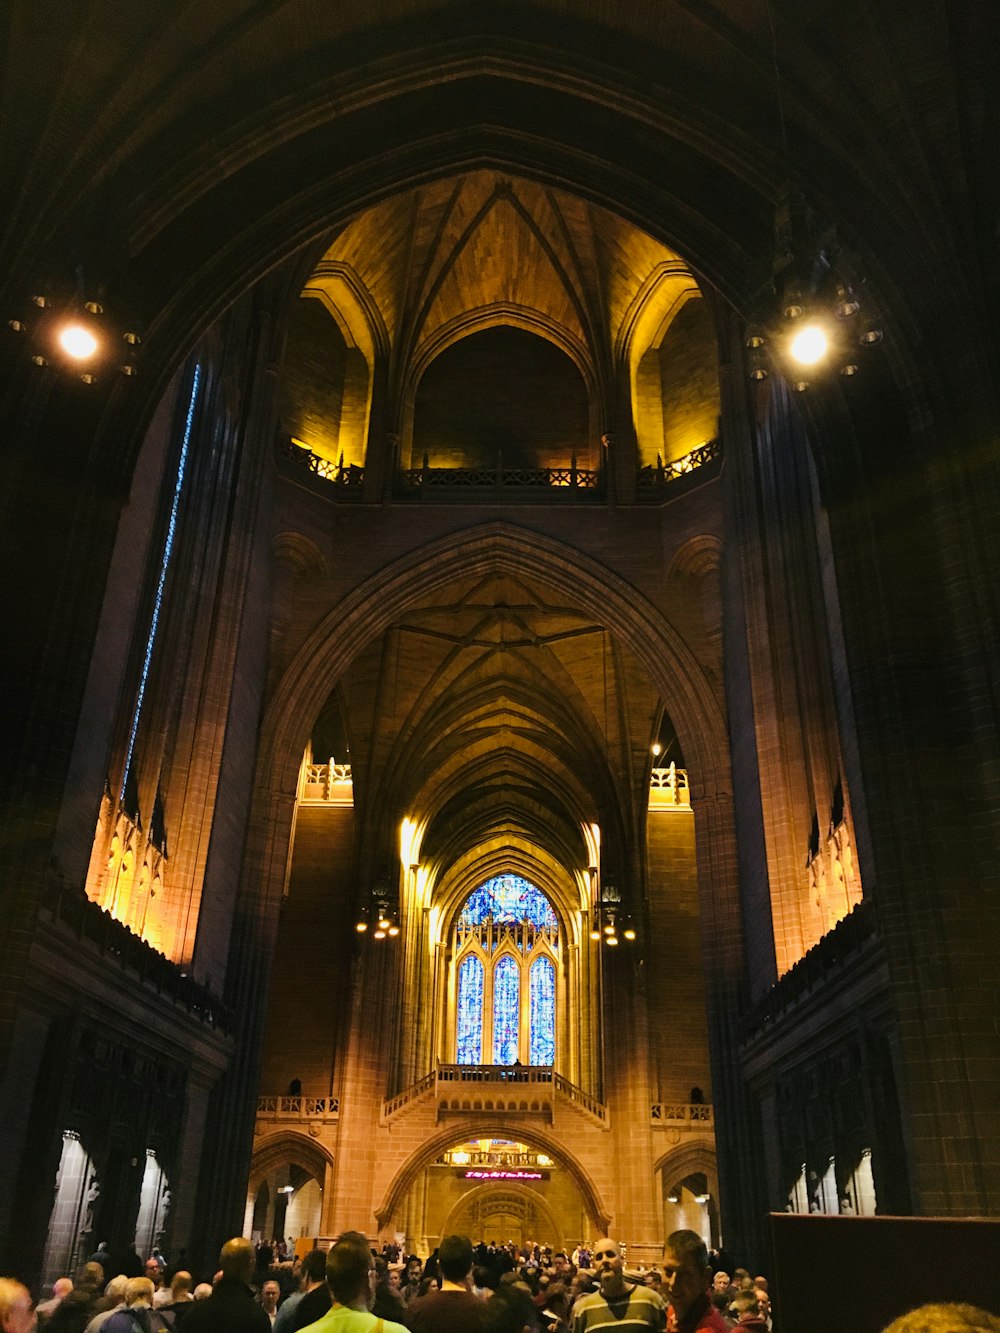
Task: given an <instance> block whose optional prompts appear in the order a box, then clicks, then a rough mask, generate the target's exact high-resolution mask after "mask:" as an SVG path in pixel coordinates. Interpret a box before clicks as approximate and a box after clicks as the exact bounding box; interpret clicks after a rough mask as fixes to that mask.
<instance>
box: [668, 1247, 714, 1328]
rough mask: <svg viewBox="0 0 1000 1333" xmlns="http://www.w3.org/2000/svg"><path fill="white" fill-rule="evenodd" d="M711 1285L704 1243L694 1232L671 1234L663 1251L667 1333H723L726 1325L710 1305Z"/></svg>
mask: <svg viewBox="0 0 1000 1333" xmlns="http://www.w3.org/2000/svg"><path fill="white" fill-rule="evenodd" d="M711 1285H712V1269H711V1266H710V1265H709V1262H708V1249H707V1247H706V1245H705V1242H704V1241H703V1240H702V1238H701V1237H700V1236H699V1235H698V1233H697V1232H696V1231H674V1232H673V1233H672V1234H671V1235H669V1236H668V1237H667V1245H666V1249H665V1250H664V1251H663V1289H664V1291H665V1292H666V1293H667V1299H668V1301H669V1302H670V1304H669V1309H668V1317H667V1329H668V1333H696V1330H704V1331H705V1333H727V1330H728V1325H727V1324H726V1322H725V1320H724V1319H723V1318H722V1316H721V1315H720V1314H719V1312H718V1310H717V1309H716V1308H715V1306H714V1305H713V1304H712V1300H711V1297H710V1295H709V1287H710V1286H711Z"/></svg>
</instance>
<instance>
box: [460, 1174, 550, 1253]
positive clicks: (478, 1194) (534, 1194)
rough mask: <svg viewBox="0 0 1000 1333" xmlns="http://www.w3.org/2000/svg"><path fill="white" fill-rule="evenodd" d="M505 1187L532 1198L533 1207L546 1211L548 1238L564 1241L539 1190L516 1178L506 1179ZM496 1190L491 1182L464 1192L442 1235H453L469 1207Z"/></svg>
mask: <svg viewBox="0 0 1000 1333" xmlns="http://www.w3.org/2000/svg"><path fill="white" fill-rule="evenodd" d="M503 1188H504V1190H506V1191H509V1192H510V1193H511V1194H515V1195H519V1196H521V1197H524V1198H528V1199H530V1200H531V1205H532V1207H533V1208H537V1209H538V1211H539V1212H540V1213H544V1215H545V1220H546V1230H545V1232H544V1235H545V1236H546V1238H548V1237H551V1238H552V1242H553V1245H562V1243H563V1234H562V1228H561V1227H560V1225H559V1223H558V1221H557V1219H556V1215H555V1213H553V1211H552V1209H551V1208H550V1207H549V1205H548V1202H547V1201H546V1199H545V1197H544V1196H543V1195H542V1194H540V1193H539V1192H538V1191H537V1190H533V1189H531V1188H530V1186H528V1185H521V1184H518V1182H517V1181H514V1180H511V1181H505V1182H504V1186H503ZM495 1190H496V1186H495V1185H490V1184H483V1185H477V1186H476V1187H475V1189H472V1190H470V1191H469V1192H468V1193H467V1194H463V1195H462V1197H461V1198H460V1199H456V1200H455V1202H454V1203H453V1204H452V1206H451V1208H450V1209H449V1210H448V1216H447V1217H446V1218H445V1220H444V1224H443V1226H442V1227H441V1235H442V1236H448V1235H451V1233H452V1232H453V1231H454V1230H455V1227H456V1222H457V1220H458V1219H459V1218H460V1217H461V1216H462V1213H463V1212H464V1211H465V1210H466V1209H467V1208H471V1207H474V1206H475V1204H476V1203H477V1202H478V1201H479V1200H480V1199H482V1198H489V1197H490V1196H491V1195H492V1194H493V1193H494V1192H495Z"/></svg>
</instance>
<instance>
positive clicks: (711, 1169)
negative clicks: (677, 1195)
mask: <svg viewBox="0 0 1000 1333" xmlns="http://www.w3.org/2000/svg"><path fill="white" fill-rule="evenodd" d="M698 1172H701V1173H702V1174H703V1175H704V1176H706V1177H707V1178H708V1180H709V1182H710V1183H711V1184H713V1185H714V1186H715V1187H716V1188H718V1180H719V1168H718V1165H717V1162H716V1156H715V1149H714V1148H712V1147H710V1146H709V1145H708V1144H707V1143H682V1144H679V1145H678V1146H677V1147H676V1148H669V1149H668V1150H667V1151H666V1152H665V1153H663V1154H662V1156H660V1157H658V1158H657V1160H656V1164H655V1165H654V1167H653V1173H654V1175H656V1174H662V1175H663V1177H664V1178H665V1179H666V1180H667V1182H668V1183H669V1182H670V1181H672V1180H682V1179H683V1178H684V1177H685V1176H693V1175H695V1174H697V1173H698Z"/></svg>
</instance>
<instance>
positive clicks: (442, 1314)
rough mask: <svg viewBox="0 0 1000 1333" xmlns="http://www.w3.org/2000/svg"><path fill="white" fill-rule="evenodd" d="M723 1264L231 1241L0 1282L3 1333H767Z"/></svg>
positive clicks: (938, 1309)
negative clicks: (38, 1291) (37, 1299)
mask: <svg viewBox="0 0 1000 1333" xmlns="http://www.w3.org/2000/svg"><path fill="white" fill-rule="evenodd" d="M725 1257H726V1256H724V1255H719V1254H717V1253H715V1252H712V1253H711V1254H710V1253H709V1251H708V1250H707V1249H706V1246H705V1243H704V1241H703V1240H702V1238H701V1237H700V1236H698V1235H697V1234H696V1233H695V1232H693V1231H675V1232H674V1233H673V1234H672V1235H671V1236H670V1237H668V1240H667V1244H666V1248H665V1251H664V1255H663V1262H662V1264H660V1265H659V1266H658V1267H654V1268H650V1269H645V1268H642V1267H637V1266H630V1265H629V1264H628V1262H627V1254H626V1250H625V1247H624V1246H623V1245H621V1244H619V1243H618V1242H616V1241H615V1240H612V1239H610V1238H607V1237H606V1238H603V1239H601V1240H598V1241H597V1242H595V1244H594V1245H593V1247H585V1246H580V1247H578V1248H577V1249H575V1250H573V1251H572V1253H570V1254H566V1253H565V1252H563V1251H556V1252H553V1251H552V1250H551V1249H550V1248H548V1247H545V1246H542V1245H537V1244H534V1243H533V1242H529V1243H528V1244H527V1245H525V1246H519V1245H515V1244H514V1243H510V1244H507V1245H498V1244H496V1243H495V1242H493V1243H490V1244H486V1243H485V1242H482V1241H480V1242H479V1244H478V1245H476V1246H474V1245H473V1244H472V1241H471V1240H470V1239H469V1238H468V1237H466V1236H459V1235H452V1236H446V1237H445V1238H444V1239H443V1240H442V1241H441V1244H440V1246H439V1247H438V1248H437V1249H435V1250H434V1252H433V1254H431V1255H430V1256H429V1257H427V1258H426V1259H422V1258H421V1257H420V1256H418V1255H414V1254H409V1255H407V1254H404V1253H403V1252H402V1251H401V1249H400V1247H399V1246H397V1245H392V1244H390V1245H386V1246H384V1247H383V1249H382V1252H381V1253H378V1252H376V1251H375V1250H373V1249H372V1248H371V1247H370V1245H369V1242H368V1240H367V1238H366V1237H365V1236H363V1235H362V1234H361V1233H360V1232H346V1233H344V1234H343V1235H342V1236H341V1237H340V1238H339V1239H338V1240H337V1241H336V1243H335V1244H334V1245H333V1246H332V1247H331V1248H330V1250H329V1251H324V1250H321V1249H313V1250H310V1251H308V1252H307V1253H305V1254H304V1255H294V1256H293V1254H292V1252H291V1250H290V1248H289V1247H288V1246H286V1245H285V1243H284V1242H280V1241H279V1242H275V1243H270V1244H260V1245H258V1246H256V1247H255V1246H254V1245H252V1244H251V1242H250V1241H248V1240H245V1239H243V1238H241V1237H237V1238H235V1239H233V1240H231V1241H228V1242H227V1243H226V1244H225V1245H224V1246H223V1248H222V1253H221V1255H220V1259H219V1268H218V1271H217V1272H216V1273H215V1275H214V1279H213V1281H212V1282H211V1283H208V1282H200V1283H196V1282H195V1280H194V1278H193V1277H192V1274H191V1273H190V1272H189V1271H188V1270H187V1269H186V1268H184V1267H183V1266H182V1262H181V1263H174V1264H173V1265H168V1264H167V1263H166V1260H165V1258H164V1256H163V1255H162V1254H161V1253H159V1252H156V1253H155V1254H153V1255H151V1256H150V1258H149V1259H148V1260H147V1261H146V1262H145V1265H141V1263H140V1266H141V1267H144V1271H143V1272H142V1273H135V1272H132V1273H126V1272H118V1273H113V1275H112V1276H110V1278H109V1277H108V1274H109V1272H110V1271H111V1270H113V1269H114V1268H115V1267H124V1266H126V1264H122V1263H120V1262H116V1261H115V1260H114V1259H112V1257H111V1255H110V1253H109V1252H108V1250H107V1248H106V1247H104V1246H102V1247H99V1249H98V1251H97V1252H96V1253H95V1254H94V1255H93V1256H92V1257H91V1259H90V1260H89V1261H88V1262H87V1263H85V1264H83V1265H82V1266H81V1267H80V1269H79V1270H78V1272H77V1273H76V1275H75V1277H74V1278H72V1279H70V1278H68V1277H66V1278H59V1279H58V1280H57V1281H56V1282H55V1283H54V1284H53V1288H52V1295H51V1297H50V1298H49V1299H47V1300H45V1301H42V1302H41V1303H40V1304H39V1305H38V1307H37V1309H36V1308H35V1307H34V1305H33V1303H32V1297H31V1293H30V1292H29V1291H28V1290H27V1288H26V1287H24V1286H23V1285H21V1284H20V1283H19V1282H16V1281H14V1280H12V1279H10V1278H0V1333H31V1330H33V1329H35V1328H36V1327H37V1328H38V1329H40V1330H44V1333H166V1331H167V1330H171V1329H178V1328H179V1329H182V1333H298V1330H299V1329H304V1330H306V1331H307V1333H609V1331H610V1330H611V1329H612V1328H613V1329H614V1330H615V1333H726V1331H727V1330H730V1329H737V1330H739V1331H740V1333H744V1330H753V1329H756V1330H771V1331H772V1333H775V1330H776V1329H777V1324H776V1322H775V1316H774V1314H773V1313H772V1310H771V1301H770V1296H769V1288H768V1282H767V1279H766V1278H765V1277H763V1276H762V1275H758V1276H757V1277H752V1276H751V1275H750V1273H749V1272H748V1271H747V1270H746V1269H743V1268H734V1270H733V1272H732V1273H731V1274H730V1273H729V1272H727V1271H726V1268H725V1267H723V1266H722V1265H721V1263H720V1260H722V1259H725ZM135 1259H136V1260H137V1259H138V1256H135ZM127 1266H128V1267H130V1268H133V1269H134V1267H135V1262H134V1261H133V1260H128V1261H127ZM885 1333H1000V1319H996V1318H995V1317H994V1316H992V1315H990V1314H987V1313H986V1312H985V1311H982V1310H977V1309H974V1308H973V1307H972V1306H967V1305H966V1306H962V1305H950V1306H945V1305H940V1306H924V1307H922V1308H921V1309H920V1310H917V1311H914V1312H912V1313H911V1314H909V1315H905V1316H903V1317H902V1318H901V1319H899V1320H896V1321H895V1322H894V1323H893V1324H892V1325H891V1326H890V1328H889V1329H887V1330H885Z"/></svg>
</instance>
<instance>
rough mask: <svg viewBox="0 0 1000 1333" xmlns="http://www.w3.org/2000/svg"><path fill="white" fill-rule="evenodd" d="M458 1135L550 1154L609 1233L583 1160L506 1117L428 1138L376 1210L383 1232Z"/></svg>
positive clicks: (601, 1230)
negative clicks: (512, 1143) (412, 1188)
mask: <svg viewBox="0 0 1000 1333" xmlns="http://www.w3.org/2000/svg"><path fill="white" fill-rule="evenodd" d="M456 1135H461V1136H462V1137H463V1138H494V1137H496V1138H508V1139H514V1140H516V1141H517V1142H519V1143H526V1144H528V1145H529V1146H530V1147H532V1148H537V1149H540V1150H541V1151H542V1152H544V1153H547V1154H548V1156H549V1157H551V1158H552V1159H553V1161H557V1162H559V1163H561V1164H562V1165H563V1166H564V1167H565V1168H566V1170H567V1171H568V1172H569V1174H570V1175H571V1176H572V1178H573V1181H574V1183H575V1184H576V1186H577V1188H578V1189H579V1191H580V1195H581V1197H582V1199H583V1202H584V1207H585V1208H586V1210H587V1214H588V1216H589V1217H590V1219H591V1221H592V1222H593V1224H594V1226H595V1227H596V1230H597V1232H598V1233H599V1234H602V1235H603V1234H605V1233H606V1232H607V1230H608V1227H609V1226H610V1224H611V1214H610V1213H609V1211H608V1209H607V1206H606V1204H605V1202H604V1199H603V1197H602V1195H601V1193H600V1191H599V1190H598V1187H597V1184H596V1182H595V1181H594V1180H593V1178H592V1177H591V1175H590V1173H589V1172H588V1171H586V1170H585V1168H584V1167H583V1165H582V1164H581V1163H580V1161H579V1159H578V1158H576V1157H575V1156H574V1155H573V1154H572V1153H571V1152H570V1151H569V1150H568V1149H567V1148H566V1146H565V1144H564V1143H562V1142H561V1141H559V1140H557V1139H555V1138H554V1137H553V1136H551V1135H549V1134H547V1133H545V1132H544V1131H543V1130H539V1129H536V1128H535V1127H534V1126H528V1127H526V1126H524V1125H523V1124H521V1123H519V1122H518V1121H517V1120H507V1119H504V1118H503V1117H501V1118H499V1119H497V1118H489V1117H488V1118H487V1119H485V1120H483V1121H481V1122H480V1121H477V1122H476V1125H475V1128H468V1127H464V1128H462V1129H458V1128H457V1127H456V1126H455V1125H452V1126H451V1127H450V1128H445V1129H443V1130H439V1131H438V1132H437V1133H436V1134H435V1135H433V1136H432V1137H430V1138H428V1139H426V1140H425V1141H424V1142H423V1143H422V1144H421V1145H420V1147H419V1148H417V1149H415V1150H414V1151H413V1152H412V1153H411V1154H410V1156H409V1157H408V1158H407V1159H406V1161H405V1162H404V1163H403V1164H402V1166H401V1167H399V1169H398V1170H397V1171H396V1173H395V1175H394V1176H393V1178H392V1180H391V1181H390V1183H389V1185H388V1188H387V1189H386V1191H385V1193H384V1195H383V1197H382V1201H381V1203H379V1204H378V1205H377V1207H376V1208H375V1218H376V1220H377V1222H378V1225H379V1229H380V1230H383V1229H384V1228H385V1227H386V1226H387V1225H388V1223H389V1222H390V1220H391V1219H392V1217H393V1214H394V1213H395V1212H396V1210H397V1209H398V1207H399V1205H400V1203H401V1202H402V1200H403V1198H404V1197H405V1195H406V1193H407V1191H408V1190H409V1188H410V1186H411V1185H412V1184H413V1182H414V1181H415V1180H416V1178H417V1176H418V1175H419V1173H420V1172H421V1171H422V1170H423V1169H424V1167H425V1166H428V1165H429V1164H430V1163H431V1162H433V1161H436V1160H437V1158H438V1157H439V1156H440V1155H441V1153H442V1152H444V1151H445V1150H446V1149H447V1148H449V1147H451V1146H452V1145H453V1144H454V1143H455V1140H456Z"/></svg>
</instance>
